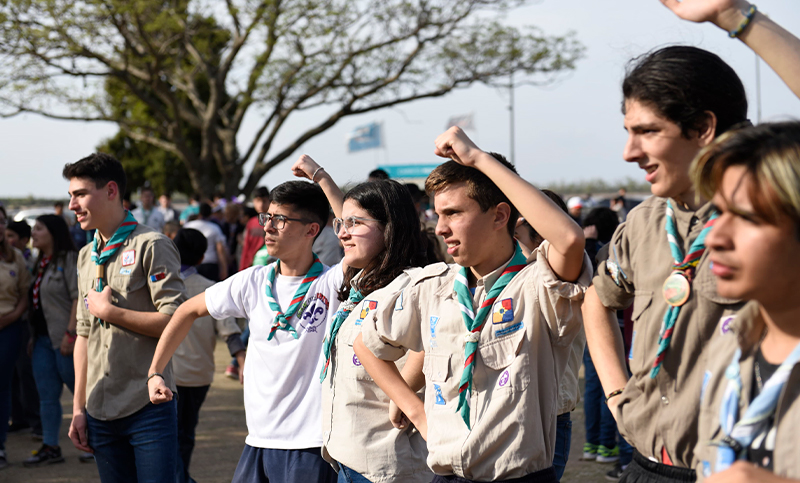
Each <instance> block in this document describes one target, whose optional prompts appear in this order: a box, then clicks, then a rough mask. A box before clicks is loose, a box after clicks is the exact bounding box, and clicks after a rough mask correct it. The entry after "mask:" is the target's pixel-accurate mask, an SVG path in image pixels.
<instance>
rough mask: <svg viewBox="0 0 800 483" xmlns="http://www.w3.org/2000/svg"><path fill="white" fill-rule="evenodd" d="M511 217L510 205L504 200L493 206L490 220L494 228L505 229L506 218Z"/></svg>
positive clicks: (506, 224)
mask: <svg viewBox="0 0 800 483" xmlns="http://www.w3.org/2000/svg"><path fill="white" fill-rule="evenodd" d="M510 217H511V207H510V206H509V205H508V203H506V202H505V201H503V202H501V203H498V204H497V206H495V207H494V220H493V221H492V225H493V228H494V229H495V230H505V229H506V226H508V219H509V218H510Z"/></svg>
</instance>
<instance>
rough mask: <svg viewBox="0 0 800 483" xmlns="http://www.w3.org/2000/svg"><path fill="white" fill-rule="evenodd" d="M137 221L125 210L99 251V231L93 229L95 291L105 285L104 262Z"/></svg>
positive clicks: (112, 254) (101, 289)
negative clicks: (122, 218) (123, 216)
mask: <svg viewBox="0 0 800 483" xmlns="http://www.w3.org/2000/svg"><path fill="white" fill-rule="evenodd" d="M138 224H139V222H138V221H136V218H134V217H133V215H132V214H131V212H130V211H128V210H125V219H124V220H122V224H121V225H119V228H117V231H115V232H114V234H113V235H111V238H109V239H108V242H107V243H106V246H105V247H103V250H102V251H100V253H98V252H97V247H98V245H99V244H100V241H101V240H100V231H99V230H97V231H95V234H94V239H93V240H92V261H93V262H94V264H95V266H96V267H97V279H96V281H97V283H95V286H94V289H95V291H96V292H102V291H103V287H104V286H105V278H106V262H108V260H109V259H110V258H111V257H112V256H114V254H115V253H117V250H119V247H121V246H122V243H123V242H124V241H125V240H126V239H127V238H128V235H130V234H131V232H132V231H133V230H135V229H136V225H138ZM97 321H98V322H99V323H101V324H102V323H103V321H102V320H100V319H97Z"/></svg>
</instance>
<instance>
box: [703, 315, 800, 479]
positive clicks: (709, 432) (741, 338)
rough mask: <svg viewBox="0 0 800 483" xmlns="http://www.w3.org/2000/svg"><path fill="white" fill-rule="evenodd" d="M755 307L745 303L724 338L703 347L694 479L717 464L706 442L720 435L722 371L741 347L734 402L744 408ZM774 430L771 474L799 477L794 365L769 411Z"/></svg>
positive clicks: (799, 392)
mask: <svg viewBox="0 0 800 483" xmlns="http://www.w3.org/2000/svg"><path fill="white" fill-rule="evenodd" d="M759 308H760V307H759V305H758V303H757V302H750V303H748V304H747V305H746V306H745V307H744V308H743V309H742V310H741V311H740V312H739V313H738V314H737V315H736V319H735V320H734V321H733V322H732V323H730V325H729V327H727V328H726V331H725V334H724V335H723V336H722V337H718V338H717V339H715V340H714V342H713V343H712V344H711V346H710V347H709V351H708V354H709V355H708V363H707V364H706V367H705V369H706V371H705V375H704V378H703V396H702V402H701V403H700V422H699V433H698V434H699V440H698V442H697V447H696V448H695V454H696V456H697V468H696V470H697V479H698V481H703V480H704V479H705V478H706V477H708V476H710V474H711V471H713V469H714V465H715V464H716V462H717V447H716V446H712V445H710V444H709V442H710V441H712V440H717V439H719V438H720V437H722V434H721V430H720V425H719V408H720V406H721V405H722V401H723V399H724V396H725V389H726V387H727V386H728V380H727V378H726V377H725V370H726V369H727V368H728V365H729V364H730V363H731V360H732V359H733V355H734V353H735V352H736V349H737V348H741V349H742V358H741V359H740V362H739V370H740V373H741V375H742V376H741V377H742V395H743V397H742V398H740V401H739V415H740V417H741V415H742V414H744V412H745V411H746V410H747V407H748V406H749V405H750V402H751V401H750V394H752V392H753V370H754V367H755V358H756V352H757V351H758V346H759V342H760V340H761V335H762V334H763V332H764V327H765V324H764V319H763V318H762V317H761V314H760V311H759ZM764 382H765V383H766V381H764ZM745 395H746V396H745ZM774 427H775V428H776V433H775V449H774V451H773V452H772V468H773V471H774V473H775V474H776V475H779V476H783V477H786V478H793V479H800V444H797V443H798V437H797V431H798V429H800V364H795V366H794V368H793V369H792V371H791V372H790V373H789V379H788V380H787V381H786V385H785V386H784V387H783V390H782V391H781V395H780V398H779V399H778V406H777V407H776V408H775V426H774Z"/></svg>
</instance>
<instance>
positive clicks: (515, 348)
mask: <svg viewBox="0 0 800 483" xmlns="http://www.w3.org/2000/svg"><path fill="white" fill-rule="evenodd" d="M549 246H550V244H549V243H548V242H544V243H542V245H541V246H540V247H539V248H537V249H536V250H535V251H534V252H533V253H532V254H531V256H530V257H529V258H528V265H527V266H526V267H525V268H523V269H522V270H521V271H520V272H518V273H517V275H516V276H515V277H514V278H513V279H512V280H511V282H510V283H509V284H508V285H507V286H506V287H505V289H504V290H503V292H502V293H501V294H500V295H499V296H498V297H497V300H496V302H495V304H494V306H493V308H492V311H491V312H490V313H489V315H488V317H489V319H488V320H487V321H486V324H485V325H484V327H483V330H482V331H481V334H480V340H479V342H478V352H477V358H476V362H475V366H474V372H473V380H472V387H473V389H472V395H471V397H470V400H469V404H470V407H471V410H470V426H471V428H472V430H470V429H468V428H467V426H466V424H465V423H464V420H463V419H462V418H461V414H460V412H458V411H457V410H456V407H457V406H458V388H459V384H460V380H461V373H462V372H463V370H464V348H465V344H466V341H465V336H466V335H467V333H468V331H467V328H466V326H465V325H464V321H463V319H462V318H461V311H460V309H459V304H458V298H457V296H456V294H455V291H454V285H453V283H454V281H455V277H456V274H457V273H458V271H459V269H460V268H461V267H459V266H458V265H450V266H448V265H445V264H444V263H438V264H435V265H429V266H428V267H425V268H424V269H423V271H422V273H420V274H419V275H417V276H416V277H415V278H414V279H413V280H412V282H411V284H409V286H408V287H407V288H406V289H405V290H403V291H402V292H401V293H400V294H399V295H398V296H396V297H395V299H396V302H395V303H394V304H384V306H383V307H382V308H381V307H378V310H377V311H376V312H375V314H374V315H371V316H370V318H369V320H365V321H364V327H363V329H362V333H363V337H364V343H365V345H366V346H367V347H368V348H369V349H370V351H372V353H373V354H375V355H376V356H377V357H379V358H381V359H384V360H395V359H398V358H399V357H401V356H402V355H403V354H404V353H405V351H406V349H410V350H413V351H421V350H424V351H425V364H424V368H423V372H424V373H425V382H426V387H425V414H426V415H427V418H428V451H429V455H428V466H430V467H431V469H432V470H433V471H434V473H436V474H438V475H450V474H455V475H457V476H459V477H462V478H468V479H473V480H479V481H494V480H506V479H512V478H519V477H522V476H525V475H528V474H530V473H533V472H536V471H541V470H544V469H547V468H549V467H551V466H553V454H554V451H555V440H556V416H557V415H556V412H557V399H558V391H559V382H560V380H561V379H562V378H563V374H564V368H565V367H566V365H567V359H568V357H569V354H570V350H571V347H572V346H571V344H572V342H573V340H574V339H575V336H576V335H577V334H578V332H579V331H580V328H581V318H580V311H581V303H582V301H583V295H584V293H585V291H586V288H587V287H588V286H589V283H590V282H591V270H592V265H591V263H590V261H589V258H588V257H587V256H584V258H585V259H584V266H583V272H582V273H581V275H580V278H579V279H578V281H577V282H575V283H568V282H563V281H561V280H559V279H558V278H557V277H556V275H555V274H554V273H553V271H552V269H551V268H550V265H549V264H548V262H547V258H546V253H547V250H548V248H549ZM510 261H511V260H509V261H508V262H506V263H505V264H503V266H501V267H500V268H498V269H497V270H495V271H494V272H492V273H490V274H488V275H486V276H485V277H483V278H482V279H481V280H478V283H477V286H476V288H475V295H474V297H473V309H474V310H475V311H476V312H477V309H478V307H480V304H481V303H483V301H484V300H485V299H486V293H487V291H488V290H490V289H491V287H492V285H493V284H494V283H495V282H496V281H497V279H498V278H499V277H500V275H501V274H502V272H503V270H504V269H505V267H506V266H507V265H508V263H509V262H510ZM367 322H369V323H367Z"/></svg>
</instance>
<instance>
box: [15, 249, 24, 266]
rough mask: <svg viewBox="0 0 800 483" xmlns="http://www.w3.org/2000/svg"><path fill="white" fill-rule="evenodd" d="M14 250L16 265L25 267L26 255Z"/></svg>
mask: <svg viewBox="0 0 800 483" xmlns="http://www.w3.org/2000/svg"><path fill="white" fill-rule="evenodd" d="M12 250H13V251H14V263H15V264H17V265H22V266H25V255H23V254H22V252H21V251H19V250H18V249H16V248H12Z"/></svg>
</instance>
